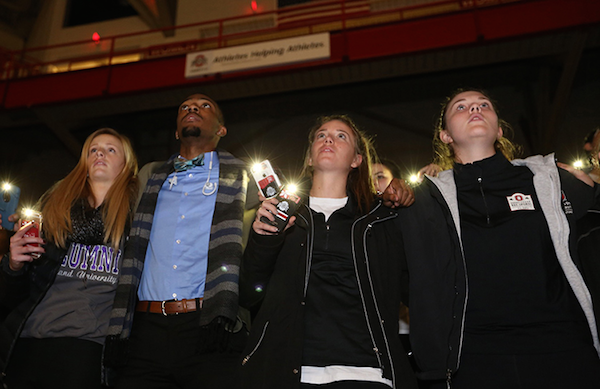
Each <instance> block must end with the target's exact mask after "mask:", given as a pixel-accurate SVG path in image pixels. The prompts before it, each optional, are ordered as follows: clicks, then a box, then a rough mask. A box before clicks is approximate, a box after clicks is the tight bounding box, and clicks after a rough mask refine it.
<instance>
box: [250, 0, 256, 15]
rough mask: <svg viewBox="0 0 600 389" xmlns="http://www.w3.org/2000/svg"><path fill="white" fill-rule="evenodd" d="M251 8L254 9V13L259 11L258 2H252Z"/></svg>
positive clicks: (253, 0)
mask: <svg viewBox="0 0 600 389" xmlns="http://www.w3.org/2000/svg"><path fill="white" fill-rule="evenodd" d="M250 8H252V12H256V11H258V4H257V3H256V1H255V0H252V1H251V2H250Z"/></svg>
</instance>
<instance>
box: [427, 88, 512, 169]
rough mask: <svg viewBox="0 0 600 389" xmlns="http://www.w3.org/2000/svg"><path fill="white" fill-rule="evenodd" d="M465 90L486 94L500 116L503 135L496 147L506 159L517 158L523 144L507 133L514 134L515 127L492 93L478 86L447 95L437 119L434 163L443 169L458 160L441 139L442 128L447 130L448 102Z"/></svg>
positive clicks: (450, 148) (450, 147)
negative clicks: (499, 109)
mask: <svg viewBox="0 0 600 389" xmlns="http://www.w3.org/2000/svg"><path fill="white" fill-rule="evenodd" d="M463 92H479V93H481V94H482V95H484V96H485V97H486V98H487V99H488V100H489V101H490V102H491V103H492V109H493V110H494V112H495V113H496V115H497V116H498V126H499V127H501V128H502V133H503V134H502V136H501V137H500V138H499V139H497V140H496V142H495V143H494V148H495V149H496V151H499V152H501V153H502V154H503V155H504V156H505V157H506V159H508V160H509V161H511V160H513V159H515V158H517V157H518V156H519V155H520V154H521V146H519V145H517V144H515V143H513V142H511V141H510V140H509V139H508V138H507V137H506V135H507V134H510V135H511V136H512V134H513V129H512V127H511V125H510V124H509V123H508V122H506V121H505V120H503V119H501V118H500V112H499V111H498V109H497V106H496V102H495V101H494V100H493V99H492V98H491V97H490V95H489V94H488V93H487V92H485V91H483V90H481V89H477V88H465V89H462V88H460V89H456V90H455V91H454V92H453V93H452V94H451V95H450V96H448V97H446V99H445V100H444V102H443V103H442V109H441V111H440V115H439V117H438V119H437V122H436V125H435V130H434V134H433V151H434V153H435V156H434V161H433V162H434V163H435V164H436V165H438V166H440V167H441V168H442V170H447V169H451V168H452V166H454V162H456V158H455V155H454V149H453V148H452V146H450V145H449V144H447V143H444V142H442V140H441V139H440V132H442V130H446V113H447V111H448V104H449V103H450V101H452V99H454V98H455V97H456V96H457V95H459V94H461V93H463Z"/></svg>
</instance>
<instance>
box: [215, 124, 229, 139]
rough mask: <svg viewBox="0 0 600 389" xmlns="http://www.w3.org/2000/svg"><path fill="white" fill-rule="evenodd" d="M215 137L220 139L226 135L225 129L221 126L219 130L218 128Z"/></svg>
mask: <svg viewBox="0 0 600 389" xmlns="http://www.w3.org/2000/svg"><path fill="white" fill-rule="evenodd" d="M217 135H218V136H220V137H221V138H222V137H224V136H225V135H227V128H225V126H221V128H219V130H218V131H217Z"/></svg>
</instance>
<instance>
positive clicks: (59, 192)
mask: <svg viewBox="0 0 600 389" xmlns="http://www.w3.org/2000/svg"><path fill="white" fill-rule="evenodd" d="M103 134H107V135H112V136H114V137H115V138H117V139H119V140H120V141H121V144H122V145H123V151H124V154H125V164H124V166H123V170H122V171H121V172H120V173H119V175H118V176H117V177H116V178H115V181H114V182H113V184H112V186H111V187H110V189H109V191H108V193H107V194H106V197H105V199H104V203H103V204H104V207H103V209H102V219H103V220H104V243H105V244H108V245H111V246H112V247H114V248H119V245H120V242H121V239H122V238H123V234H124V232H125V228H126V226H127V224H128V223H129V222H130V221H131V215H132V207H133V205H134V203H135V199H136V195H137V186H138V181H137V177H136V176H137V172H138V164H137V159H136V157H135V153H134V152H133V148H132V147H131V142H129V139H128V138H127V137H126V136H125V135H121V134H119V133H118V132H116V131H115V130H113V129H112V128H101V129H99V130H97V131H95V132H94V133H92V134H91V135H90V136H88V137H87V139H86V140H85V143H84V145H83V148H82V150H81V156H80V157H79V162H78V163H77V166H75V168H74V169H73V170H72V171H71V173H69V174H68V175H67V176H66V177H65V178H63V179H62V180H61V181H59V182H57V183H56V184H55V185H54V186H53V187H52V188H51V189H50V190H49V191H48V192H46V193H45V194H44V196H42V199H41V204H42V205H41V211H42V215H43V217H44V227H43V229H44V238H45V239H48V240H49V241H51V242H53V243H54V244H56V245H57V246H59V247H62V248H66V240H67V235H68V234H69V232H71V231H72V228H73V225H72V222H71V208H72V207H73V205H74V204H75V203H76V202H77V201H78V200H79V199H85V200H86V201H87V198H88V197H89V196H90V195H91V194H92V189H91V186H90V183H89V179H88V164H87V162H88V155H89V149H90V146H91V144H92V141H93V140H94V139H95V138H96V137H97V136H98V135H103Z"/></svg>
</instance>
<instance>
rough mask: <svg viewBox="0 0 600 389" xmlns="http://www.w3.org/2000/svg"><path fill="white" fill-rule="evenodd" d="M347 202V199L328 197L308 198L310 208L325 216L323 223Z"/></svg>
mask: <svg viewBox="0 0 600 389" xmlns="http://www.w3.org/2000/svg"><path fill="white" fill-rule="evenodd" d="M347 202H348V197H343V198H341V199H330V198H328V197H313V196H310V208H311V209H312V210H313V211H315V212H320V213H323V214H325V221H327V220H329V216H331V214H332V213H334V212H335V211H337V210H338V209H341V208H344V206H345V205H346V203H347Z"/></svg>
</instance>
